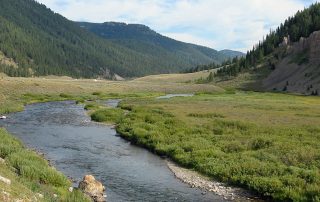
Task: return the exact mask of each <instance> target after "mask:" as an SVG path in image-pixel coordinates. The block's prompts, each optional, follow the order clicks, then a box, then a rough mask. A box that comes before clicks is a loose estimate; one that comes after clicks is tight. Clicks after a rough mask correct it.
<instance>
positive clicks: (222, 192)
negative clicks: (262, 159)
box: [167, 160, 263, 202]
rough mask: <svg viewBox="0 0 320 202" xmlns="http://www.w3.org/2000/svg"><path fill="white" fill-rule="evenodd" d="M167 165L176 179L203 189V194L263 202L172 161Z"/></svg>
mask: <svg viewBox="0 0 320 202" xmlns="http://www.w3.org/2000/svg"><path fill="white" fill-rule="evenodd" d="M167 165H168V168H169V169H170V170H171V171H172V172H173V174H174V175H175V177H176V178H178V179H179V180H181V181H182V182H184V183H186V184H189V185H190V186H191V187H192V188H199V189H202V190H203V194H206V193H207V192H213V193H215V194H217V195H218V196H222V197H223V198H224V199H225V200H230V201H237V202H245V201H254V202H258V201H261V202H262V201H263V200H262V199H260V198H259V197H257V196H255V195H253V194H251V193H249V192H248V191H247V190H245V189H241V188H236V187H231V186H227V185H226V184H224V183H220V182H217V181H213V180H212V179H210V178H208V177H205V176H203V175H201V174H199V173H198V172H196V171H193V170H190V169H186V168H183V167H181V166H179V165H177V164H176V163H174V162H172V161H169V160H168V161H167Z"/></svg>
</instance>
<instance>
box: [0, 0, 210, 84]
mask: <svg viewBox="0 0 320 202" xmlns="http://www.w3.org/2000/svg"><path fill="white" fill-rule="evenodd" d="M139 27H140V28H141V29H145V27H144V26H139ZM149 32H150V31H149ZM153 35H157V33H153ZM0 42H1V43H0V51H1V52H2V53H3V55H4V56H5V58H8V59H7V61H8V60H10V61H11V60H13V61H14V63H15V64H17V66H12V65H8V64H7V63H4V62H1V63H0V71H1V72H4V73H6V74H8V75H9V76H26V77H27V76H46V75H57V76H71V77H82V78H113V77H114V75H115V74H118V75H120V76H122V77H139V76H144V75H149V74H159V73H173V72H179V71H181V70H182V69H185V68H188V67H192V66H196V65H198V64H199V63H200V64H202V63H204V64H205V63H209V62H211V61H213V59H211V58H209V57H206V56H204V55H203V54H202V53H201V51H197V50H195V49H194V48H193V47H192V46H191V45H188V49H186V50H183V51H182V52H183V53H182V54H181V53H175V54H171V53H170V52H168V51H166V50H165V49H164V48H162V49H161V47H160V48H159V47H158V46H157V45H152V44H151V45H150V44H145V43H144V44H142V43H141V42H140V41H137V40H134V42H130V43H129V44H131V45H134V46H135V47H139V49H138V50H136V49H132V48H131V47H128V46H126V45H123V44H121V43H118V42H117V41H112V40H108V39H103V38H101V37H100V36H97V35H96V34H94V33H92V32H90V31H88V30H85V29H83V28H81V27H79V26H78V25H77V24H76V23H74V22H72V21H70V20H68V19H67V18H65V17H63V16H61V15H60V14H57V13H55V12H53V11H52V10H50V9H49V8H47V7H46V6H45V5H43V4H39V3H38V2H36V1H34V0H10V1H6V0H0ZM134 43H139V44H134ZM126 44H128V43H126ZM167 45H168V46H170V44H167ZM145 50H148V51H147V52H146V51H145ZM158 50H159V51H158ZM179 51H180V50H179ZM179 51H177V52H179ZM181 55H182V57H181V58H180V57H179V56H181Z"/></svg>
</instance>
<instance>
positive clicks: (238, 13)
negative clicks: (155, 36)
mask: <svg viewBox="0 0 320 202" xmlns="http://www.w3.org/2000/svg"><path fill="white" fill-rule="evenodd" d="M37 1H39V2H40V3H43V4H45V5H46V6H47V7H49V8H51V9H52V10H53V11H55V12H57V13H60V14H61V15H63V16H65V17H67V18H68V19H70V20H75V21H89V22H106V21H120V22H126V23H139V24H145V25H147V26H149V27H151V28H152V29H154V30H155V31H157V32H159V33H161V34H163V35H166V36H169V37H171V38H174V39H177V40H181V41H185V42H190V43H195V44H199V45H204V46H208V47H211V48H214V49H217V50H222V49H233V50H239V51H243V52H245V51H247V50H248V49H250V48H251V47H252V46H253V45H254V44H255V43H257V42H258V41H259V40H260V39H262V37H263V36H264V35H266V34H267V33H268V32H269V30H270V29H274V28H276V27H277V26H278V25H279V24H280V23H281V22H283V21H284V20H285V19H286V18H287V17H288V16H292V15H293V14H294V13H296V12H297V11H298V10H302V9H303V8H304V7H308V6H309V5H310V4H311V3H314V2H316V0H236V1H235V0H37Z"/></svg>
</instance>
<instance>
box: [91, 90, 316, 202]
mask: <svg viewBox="0 0 320 202" xmlns="http://www.w3.org/2000/svg"><path fill="white" fill-rule="evenodd" d="M319 103H320V99H319V97H304V96H297V95H285V94H274V93H256V92H230V91H229V92H226V93H212V94H208V93H199V94H197V95H196V96H194V97H183V98H172V99H154V98H147V99H146V98H131V99H127V100H125V101H123V102H122V103H121V106H120V108H121V109H123V110H124V111H127V112H126V113H127V115H124V113H120V112H119V109H117V111H118V112H119V113H117V115H116V116H115V113H114V109H109V110H108V109H99V110H97V111H96V112H97V113H98V114H99V115H100V116H104V117H105V118H103V119H101V120H100V121H107V122H110V121H112V120H113V121H115V122H116V123H117V130H118V132H119V133H120V134H121V135H122V137H124V138H126V139H128V140H130V141H131V142H133V143H134V144H137V145H140V146H143V147H146V148H147V149H149V150H151V151H152V152H155V153H157V154H159V155H161V156H167V157H169V158H171V159H172V160H174V161H175V162H177V163H179V164H180V165H182V166H184V167H187V168H191V169H194V170H196V171H199V172H201V173H202V174H205V175H207V176H209V177H212V178H214V179H216V180H219V181H223V182H226V183H229V184H232V185H237V186H241V187H245V188H247V189H250V190H252V191H255V192H256V193H258V194H262V195H263V196H265V197H270V198H272V199H274V200H278V201H319V200H320V198H319V197H320V173H319V169H320V143H319V142H320V141H319V140H320V104H319ZM94 114H95V113H94ZM98 121H99V120H98Z"/></svg>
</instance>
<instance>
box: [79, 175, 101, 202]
mask: <svg viewBox="0 0 320 202" xmlns="http://www.w3.org/2000/svg"><path fill="white" fill-rule="evenodd" d="M79 189H80V190H81V191H82V192H83V193H85V194H87V195H88V196H90V197H91V199H92V200H93V201H94V202H106V201H107V200H106V198H105V197H106V196H105V195H104V191H105V187H104V186H103V185H102V183H101V182H99V181H97V180H96V179H95V178H94V177H93V176H92V175H86V176H84V178H83V180H82V181H81V182H80V183H79Z"/></svg>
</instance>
